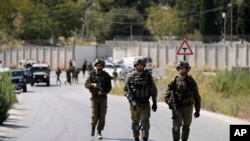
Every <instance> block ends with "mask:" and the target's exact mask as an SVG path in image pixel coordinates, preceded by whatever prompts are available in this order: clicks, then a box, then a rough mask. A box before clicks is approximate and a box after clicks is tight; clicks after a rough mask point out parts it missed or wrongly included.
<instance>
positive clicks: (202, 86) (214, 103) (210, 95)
mask: <svg viewBox="0 0 250 141" xmlns="http://www.w3.org/2000/svg"><path fill="white" fill-rule="evenodd" d="M190 74H191V75H192V76H193V77H194V79H195V80H196V82H197V84H198V88H199V92H200V95H201V98H202V101H201V106H202V108H203V109H205V110H208V111H213V112H217V113H222V114H225V115H229V116H233V117H237V118H241V119H246V120H248V121H250V109H249V108H248V106H249V105H250V96H249V95H248V94H244V95H242V94H238V95H237V94H235V95H232V96H230V97H225V94H224V93H220V92H216V91H215V90H214V89H213V87H212V86H211V82H212V80H213V78H214V76H213V75H204V73H203V71H202V70H194V69H192V70H191V71H190ZM176 75H177V71H176V70H175V69H168V71H167V75H166V76H164V77H162V78H161V79H159V80H155V83H156V85H157V88H158V101H160V102H163V101H164V94H165V92H166V89H167V84H168V83H169V82H170V81H172V80H173V79H174V77H175V76H176ZM123 87H124V84H123V83H121V84H117V85H115V86H114V87H113V89H112V91H111V94H116V95H117V94H118V95H123V94H122V89H123ZM247 92H248V91H247ZM240 93H242V92H240Z"/></svg>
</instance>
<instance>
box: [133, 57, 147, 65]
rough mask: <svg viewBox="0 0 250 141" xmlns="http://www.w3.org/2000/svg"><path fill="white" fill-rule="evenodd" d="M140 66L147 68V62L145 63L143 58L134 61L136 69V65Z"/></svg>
mask: <svg viewBox="0 0 250 141" xmlns="http://www.w3.org/2000/svg"><path fill="white" fill-rule="evenodd" d="M138 64H142V65H143V67H145V66H146V63H145V61H144V59H143V58H136V59H135V60H134V67H136V65H138Z"/></svg>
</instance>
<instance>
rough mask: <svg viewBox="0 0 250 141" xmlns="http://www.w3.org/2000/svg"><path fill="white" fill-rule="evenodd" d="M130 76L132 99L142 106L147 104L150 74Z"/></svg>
mask: <svg viewBox="0 0 250 141" xmlns="http://www.w3.org/2000/svg"><path fill="white" fill-rule="evenodd" d="M132 76H133V79H132V86H131V88H132V91H133V95H134V98H135V100H136V101H137V102H138V103H139V104H143V103H145V102H147V101H148V99H149V97H150V89H151V85H150V84H151V83H150V79H151V78H150V74H147V73H146V72H145V73H143V74H142V75H141V76H137V75H136V74H133V75H132Z"/></svg>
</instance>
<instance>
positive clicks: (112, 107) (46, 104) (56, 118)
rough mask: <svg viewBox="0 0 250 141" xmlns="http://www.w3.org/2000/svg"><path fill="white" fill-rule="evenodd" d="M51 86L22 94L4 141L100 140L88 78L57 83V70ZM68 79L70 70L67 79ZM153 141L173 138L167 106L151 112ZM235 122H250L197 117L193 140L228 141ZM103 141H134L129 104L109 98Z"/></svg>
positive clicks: (0, 132) (1, 135)
mask: <svg viewBox="0 0 250 141" xmlns="http://www.w3.org/2000/svg"><path fill="white" fill-rule="evenodd" d="M51 74H52V77H51V86H50V87H47V86H46V85H45V84H38V85H35V86H34V87H31V86H28V92H27V93H21V94H17V97H18V100H19V102H18V103H17V104H15V105H14V106H13V108H12V109H11V110H10V112H9V113H10V116H9V118H8V119H7V120H6V121H5V122H4V124H3V125H1V126H0V141H95V140H97V139H96V137H91V136H90V127H91V126H90V113H91V112H90V102H89V98H90V94H89V92H88V90H87V89H85V87H84V80H85V79H84V78H83V77H82V74H80V80H79V81H80V82H79V83H78V84H72V85H69V84H67V85H65V84H64V83H63V84H62V85H56V84H55V76H54V72H52V73H51ZM62 81H65V72H63V75H62ZM150 122H151V128H150V137H149V139H150V141H166V140H172V135H171V132H172V131H171V130H172V129H171V128H172V121H171V114H170V110H169V109H168V107H167V106H166V104H164V103H158V110H157V112H152V113H151V118H150ZM230 124H250V123H249V122H246V121H242V120H238V119H234V118H230V117H227V116H223V115H219V114H215V113H210V112H207V111H201V117H200V118H198V119H193V123H192V125H191V131H190V140H192V141H229V125H230ZM103 136H104V139H103V140H104V141H133V140H134V139H133V136H132V131H131V122H130V114H129V107H128V101H127V99H126V98H125V97H121V96H113V95H109V97H108V112H107V117H106V126H105V129H104V131H103Z"/></svg>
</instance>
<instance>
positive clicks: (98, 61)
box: [94, 58, 105, 67]
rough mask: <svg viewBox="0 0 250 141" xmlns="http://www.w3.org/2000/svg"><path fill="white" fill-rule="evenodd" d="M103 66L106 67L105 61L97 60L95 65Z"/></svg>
mask: <svg viewBox="0 0 250 141" xmlns="http://www.w3.org/2000/svg"><path fill="white" fill-rule="evenodd" d="M97 64H101V65H102V66H103V67H104V66H105V61H104V60H103V59H99V58H98V59H96V60H95V62H94V65H95V66H96V65H97Z"/></svg>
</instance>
